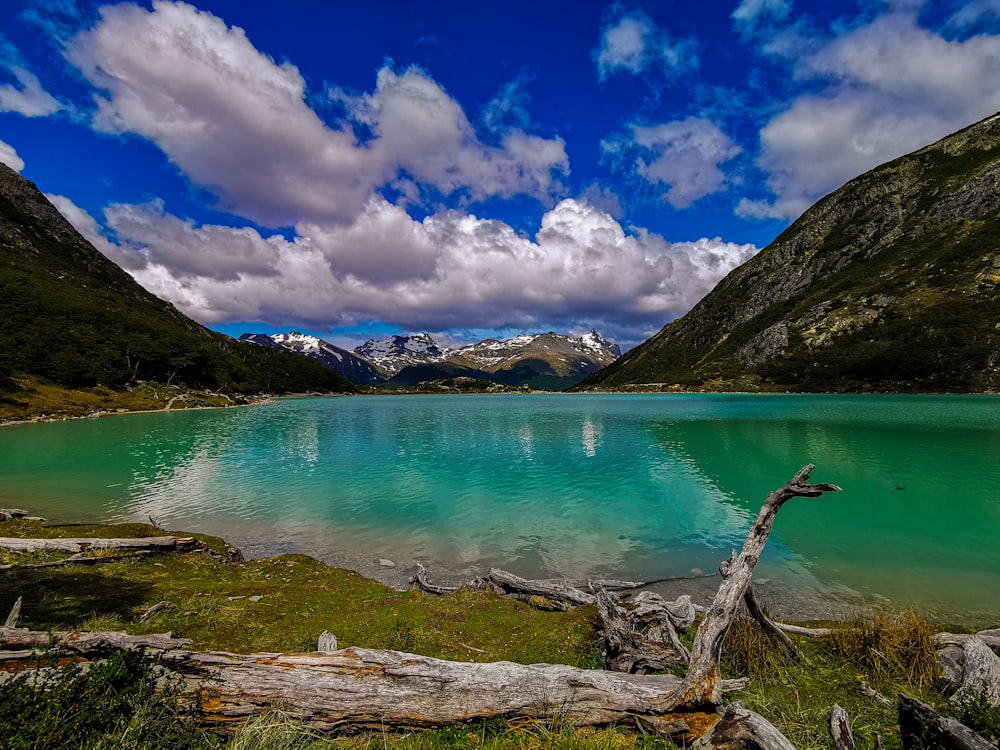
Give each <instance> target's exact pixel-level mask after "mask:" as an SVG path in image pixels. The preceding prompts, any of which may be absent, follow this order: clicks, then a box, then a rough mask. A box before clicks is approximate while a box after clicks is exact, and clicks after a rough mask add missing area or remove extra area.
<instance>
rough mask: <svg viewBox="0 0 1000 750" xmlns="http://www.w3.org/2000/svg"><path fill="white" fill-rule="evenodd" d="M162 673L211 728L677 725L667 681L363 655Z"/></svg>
mask: <svg viewBox="0 0 1000 750" xmlns="http://www.w3.org/2000/svg"><path fill="white" fill-rule="evenodd" d="M160 663H161V664H162V665H163V666H165V667H167V668H168V669H169V670H170V671H171V672H174V673H176V674H179V675H181V676H182V677H183V678H184V680H185V682H186V683H187V685H188V686H189V689H190V690H193V691H195V692H196V693H197V697H198V706H199V710H200V714H201V717H202V718H203V719H204V720H205V721H206V722H208V723H209V724H219V725H225V724H229V723H232V722H235V721H239V720H242V719H245V718H246V717H248V716H250V715H253V714H256V713H259V712H262V711H265V710H274V709H276V708H277V709H279V710H281V711H282V712H283V713H284V714H286V715H287V716H289V717H290V718H292V719H295V720H297V721H301V722H304V723H305V724H306V725H307V726H309V727H311V728H314V729H323V730H330V729H334V728H337V727H344V726H348V727H351V728H371V729H380V728H383V727H385V726H392V727H398V728H406V729H418V728H430V727H440V726H448V725H454V724H464V723H467V722H470V721H475V720H479V719H490V718H506V719H516V718H526V719H542V720H549V721H551V720H553V719H564V720H567V721H571V722H572V723H574V724H576V725H579V726H598V725H605V724H621V725H627V726H634V725H635V723H636V719H637V717H638V718H640V719H643V720H648V721H649V722H650V723H651V724H652V725H654V726H664V725H665V724H669V722H671V721H673V720H674V719H675V717H674V716H671V715H669V713H668V712H664V711H662V710H661V709H660V708H659V707H658V698H659V697H660V696H661V695H663V694H664V693H665V692H669V691H670V690H671V689H672V688H673V687H674V686H675V685H676V684H677V683H679V682H680V679H679V678H677V677H675V676H673V675H628V674H622V673H619V672H605V671H601V670H591V669H578V668H575V667H568V666H563V665H554V664H531V665H523V664H514V663H511V662H451V661H444V660H441V659H432V658H429V657H426V656H418V655H416V654H407V653H402V652H398V651H376V650H371V649H363V648H345V649H342V650H340V651H337V652H334V653H328V654H250V655H247V656H239V655H236V654H229V653H222V652H213V653H197V652H190V651H182V650H171V651H167V652H166V653H164V654H162V655H161V657H160ZM675 728H676V727H675Z"/></svg>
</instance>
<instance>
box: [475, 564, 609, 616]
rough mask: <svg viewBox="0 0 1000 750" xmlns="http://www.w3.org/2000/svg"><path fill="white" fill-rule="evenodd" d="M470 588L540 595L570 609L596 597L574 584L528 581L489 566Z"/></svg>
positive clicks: (562, 607)
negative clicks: (484, 573) (485, 572)
mask: <svg viewBox="0 0 1000 750" xmlns="http://www.w3.org/2000/svg"><path fill="white" fill-rule="evenodd" d="M471 586H472V588H476V589H482V590H487V591H497V592H498V593H502V594H521V595H524V596H525V597H529V598H530V597H542V598H544V599H547V600H548V601H550V602H553V603H554V604H556V605H558V606H557V607H556V608H558V609H571V608H573V607H577V606H579V605H581V604H594V603H595V602H596V601H597V597H596V596H595V595H594V594H593V593H590V592H588V591H582V590H581V589H578V588H576V587H575V586H567V585H564V584H562V583H560V582H556V581H530V580H528V579H527V578H521V577H520V576H516V575H514V574H513V573H508V572H507V571H506V570H500V569H499V568H490V570H489V572H488V573H487V574H486V575H485V576H482V577H481V578H477V579H475V580H474V581H473V582H472V584H471Z"/></svg>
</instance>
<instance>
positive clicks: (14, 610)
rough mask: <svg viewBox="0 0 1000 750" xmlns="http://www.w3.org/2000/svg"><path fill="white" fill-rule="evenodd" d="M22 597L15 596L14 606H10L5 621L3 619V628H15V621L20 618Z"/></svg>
mask: <svg viewBox="0 0 1000 750" xmlns="http://www.w3.org/2000/svg"><path fill="white" fill-rule="evenodd" d="M23 598H24V597H21V596H19V597H17V601H16V602H14V606H13V607H11V608H10V614H8V615H7V619H6V621H4V624H3V626H4V627H5V628H16V627H17V621H18V620H20V619H21V601H22V600H23Z"/></svg>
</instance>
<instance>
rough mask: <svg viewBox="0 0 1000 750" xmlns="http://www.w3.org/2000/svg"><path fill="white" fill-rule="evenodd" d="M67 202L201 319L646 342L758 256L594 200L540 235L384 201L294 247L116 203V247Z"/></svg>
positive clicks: (546, 223)
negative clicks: (409, 211) (649, 226)
mask: <svg viewBox="0 0 1000 750" xmlns="http://www.w3.org/2000/svg"><path fill="white" fill-rule="evenodd" d="M59 208H60V210H61V211H63V213H64V215H66V216H67V217H68V218H70V219H71V221H72V222H73V223H74V224H75V225H76V226H77V227H78V228H79V229H80V230H81V232H83V233H84V234H85V235H87V236H89V237H97V238H98V239H99V240H101V243H100V244H99V248H100V249H101V250H102V251H103V252H105V253H106V254H107V255H108V256H109V257H111V258H112V259H113V260H116V261H117V260H118V259H119V258H121V257H123V256H128V255H129V254H131V256H132V261H131V263H130V264H129V265H128V268H129V270H130V271H131V272H132V274H133V275H134V276H135V277H136V279H137V280H138V281H139V282H140V283H142V284H143V286H145V287H146V288H147V289H149V290H150V291H152V292H153V293H154V294H157V295H159V296H161V297H164V298H165V299H169V300H170V301H171V302H173V303H174V304H175V305H177V306H178V307H179V308H180V309H182V310H183V311H184V312H186V313H187V314H189V315H191V316H192V317H194V318H195V319H197V320H200V321H202V322H204V323H221V322H225V321H237V320H269V321H272V322H273V323H275V324H308V325H311V326H313V327H324V326H325V327H335V326H341V325H353V324H356V323H358V322H359V321H364V320H369V319H379V320H384V321H388V322H390V323H394V324H397V325H399V326H401V327H403V328H406V329H410V330H447V329H451V328H455V327H458V328H466V329H467V328H477V327H478V328H490V329H496V328H502V327H512V328H519V327H520V328H523V327H528V328H537V327H539V326H543V327H562V328H570V327H572V326H573V325H576V324H579V323H580V322H581V321H588V322H593V321H601V325H602V326H604V327H605V329H606V330H608V329H610V330H614V331H616V332H617V334H616V335H619V336H620V337H622V339H623V341H625V342H626V343H636V342H637V341H638V340H641V339H642V338H644V337H645V336H646V335H647V334H648V332H649V330H650V328H656V327H659V326H660V325H662V324H663V323H664V322H665V321H666V320H669V319H671V318H674V317H676V316H678V315H680V314H682V313H684V312H686V311H687V310H688V309H689V308H690V307H691V306H693V305H694V304H695V303H696V302H697V301H698V300H699V299H700V298H701V297H702V296H704V294H706V293H707V292H708V291H709V290H710V289H711V288H712V287H713V286H714V285H715V284H716V283H717V282H718V281H719V279H721V278H722V277H723V276H724V275H725V274H726V273H728V272H729V271H730V270H732V269H733V268H734V267H736V266H737V265H739V264H740V263H742V262H744V261H745V260H747V259H748V258H749V257H750V256H751V255H753V254H754V253H755V252H756V250H757V248H756V247H754V246H753V245H737V244H734V243H728V242H723V241H722V240H720V239H719V238H715V239H707V238H705V239H700V240H697V241H696V242H681V243H670V242H667V241H666V240H665V239H663V237H661V236H659V235H657V234H654V233H651V232H648V231H646V230H643V229H632V230H626V229H625V228H624V227H622V225H621V224H620V223H619V222H617V221H616V220H615V219H614V218H613V217H612V216H610V215H609V214H607V213H605V212H604V211H602V210H600V209H599V208H597V207H596V206H594V205H592V204H591V203H590V202H589V201H587V200H583V199H566V200H563V201H561V202H560V203H558V204H557V205H556V206H555V207H554V208H552V209H551V210H550V211H548V212H547V213H546V214H545V215H544V216H543V217H542V221H541V226H540V228H539V230H538V232H537V233H536V235H535V237H534V238H530V237H526V236H524V235H523V234H519V233H518V232H516V231H514V229H513V228H511V227H510V226H509V225H507V224H505V223H503V222H500V221H495V220H488V219H480V218H478V217H476V216H473V215H471V214H468V213H466V212H464V211H459V210H452V211H445V212H442V213H439V214H435V215H433V216H429V217H427V218H425V219H423V220H422V221H415V220H413V219H411V218H409V217H408V216H407V215H406V213H405V212H404V211H402V210H401V209H399V208H398V207H395V206H393V205H392V204H390V203H388V202H386V201H384V200H382V199H377V198H376V199H373V200H372V201H371V202H370V203H369V204H368V206H367V207H366V209H365V212H364V213H363V214H362V215H361V216H359V217H358V219H357V221H356V224H355V225H352V226H349V227H344V226H335V225H317V224H303V225H300V226H299V227H297V236H296V238H295V240H294V241H289V240H286V239H285V238H283V237H281V236H274V237H263V236H261V235H260V234H259V233H257V232H256V231H254V230H251V229H239V228H232V227H215V226H207V227H205V226H202V227H199V226H196V225H194V224H193V223H192V222H190V221H185V220H181V219H178V218H177V217H174V216H171V215H169V214H168V213H166V212H164V210H163V207H162V206H161V205H160V204H158V203H153V204H143V205H138V206H112V207H110V208H109V209H108V210H107V211H106V218H107V221H108V224H109V226H111V227H112V228H113V229H114V231H115V234H116V236H117V238H118V241H119V243H120V245H110V243H108V242H107V241H106V240H104V239H103V237H102V236H101V235H100V233H99V232H97V231H96V223H95V222H94V221H93V219H92V218H91V217H89V216H88V215H87V214H86V213H85V212H83V211H81V210H79V209H77V208H75V207H72V206H67V205H66V204H65V203H63V204H59ZM109 245H110V246H109ZM208 248H212V253H213V257H217V256H221V257H222V258H227V259H228V267H227V268H226V269H225V270H220V269H219V267H218V265H217V264H214V263H213V264H212V265H211V266H210V267H206V268H204V269H201V270H202V271H203V272H199V263H200V262H201V261H200V260H199V258H200V257H201V256H204V255H207V249H208ZM136 259H138V260H136ZM629 336H631V338H629Z"/></svg>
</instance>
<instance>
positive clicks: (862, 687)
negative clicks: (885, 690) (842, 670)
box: [858, 680, 895, 708]
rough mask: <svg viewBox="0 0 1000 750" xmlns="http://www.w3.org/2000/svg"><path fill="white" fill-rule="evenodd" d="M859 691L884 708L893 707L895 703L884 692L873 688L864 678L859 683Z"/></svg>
mask: <svg viewBox="0 0 1000 750" xmlns="http://www.w3.org/2000/svg"><path fill="white" fill-rule="evenodd" d="M858 692H860V693H861V694H862V695H863V696H865V697H866V698H870V699H871V700H872V701H874V702H875V703H877V704H878V705H880V706H882V707H883V708H892V707H893V706H894V705H895V704H894V703H893V702H892V700H890V699H889V698H886V697H885V696H884V695H882V693H880V692H879V691H878V690H876V689H875V688H873V687H872V686H871V685H869V684H868V683H867V682H865V681H864V680H862V681H861V682H860V683H859V684H858Z"/></svg>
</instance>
